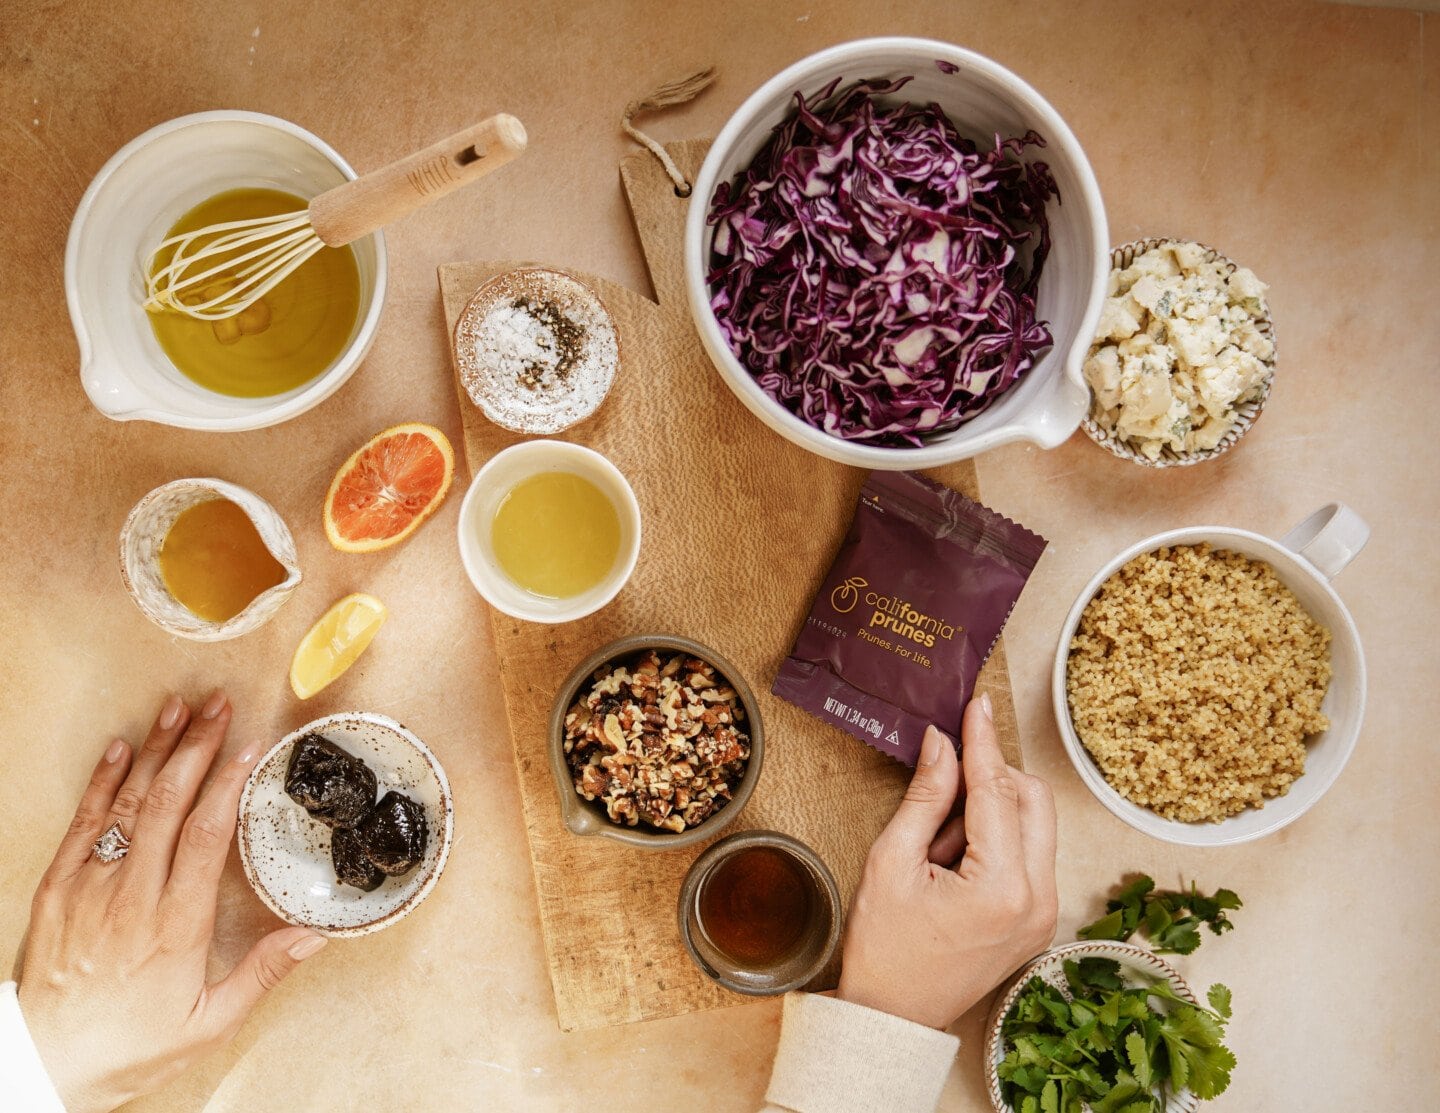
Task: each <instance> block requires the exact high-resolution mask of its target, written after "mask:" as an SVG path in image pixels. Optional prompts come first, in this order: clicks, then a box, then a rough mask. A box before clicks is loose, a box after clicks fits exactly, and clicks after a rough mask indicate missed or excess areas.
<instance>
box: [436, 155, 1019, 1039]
mask: <svg viewBox="0 0 1440 1113" xmlns="http://www.w3.org/2000/svg"><path fill="white" fill-rule="evenodd" d="M708 146H709V142H708V141H707V140H692V141H689V142H683V143H676V144H672V145H670V146H669V147H668V148H667V149H668V150H669V152H670V155H671V157H672V158H674V160H675V162H676V164H677V165H678V166H679V167H680V169H681V170H682V172H683V173H685V175H686V177H687V178H688V179H689V180H692V181H693V180H694V175H695V173H696V171H697V170H698V169H699V167H700V163H701V160H702V159H703V158H704V155H705V151H706V149H707V148H708ZM620 176H621V180H622V182H623V184H624V188H625V193H626V195H627V197H628V198H629V201H630V209H631V213H632V215H633V216H634V219H635V226H636V229H637V230H638V232H639V234H640V241H641V244H642V245H643V248H644V252H645V259H646V262H647V264H648V266H649V269H650V277H651V280H652V282H653V284H654V287H655V291H656V296H657V297H658V298H659V303H658V304H656V303H655V302H652V301H650V300H649V299H648V298H646V297H642V296H641V295H639V294H637V293H635V292H634V291H632V290H628V289H626V288H624V287H622V286H617V285H615V284H614V283H612V282H607V281H606V280H605V279H603V278H597V277H595V276H593V275H589V274H584V273H580V272H571V273H573V274H575V277H577V278H579V279H580V280H581V281H583V282H585V283H587V284H588V285H589V286H590V287H591V288H592V289H593V290H595V291H596V292H597V293H598V294H599V295H600V297H601V298H602V299H603V300H604V302H605V304H606V306H607V307H608V308H609V310H610V312H611V314H612V315H613V316H614V318H615V325H616V328H617V330H618V332H619V335H620V344H621V359H622V365H621V369H620V373H619V375H618V376H617V378H616V381H615V385H614V387H613V388H612V390H611V393H610V396H609V398H608V399H607V400H606V402H605V404H604V405H603V406H602V407H601V408H600V411H599V413H597V414H596V415H595V417H593V418H591V419H590V420H589V421H586V422H584V423H582V424H580V425H578V426H576V427H575V428H573V429H571V430H569V431H567V433H565V434H564V436H565V437H566V438H567V439H569V440H573V441H575V442H577V443H580V444H584V445H587V446H588V447H590V448H593V449H595V450H597V451H599V452H601V453H603V454H604V455H606V456H607V457H609V458H610V460H611V461H613V462H614V463H615V465H616V466H617V467H619V469H620V470H621V471H622V472H623V473H624V474H625V476H626V477H627V478H628V479H629V480H630V483H631V485H632V486H633V487H634V489H635V495H636V497H637V498H638V499H639V501H640V509H641V514H642V517H643V540H642V543H641V549H640V561H639V564H638V566H637V567H636V569H635V573H634V576H633V577H632V578H631V580H630V582H629V584H628V585H627V586H626V587H625V589H624V590H623V591H621V593H620V595H619V597H618V598H617V599H616V600H615V601H614V602H613V603H611V604H610V605H609V606H608V607H606V608H604V609H603V610H601V611H600V612H599V613H598V614H594V615H591V616H590V617H589V618H586V619H582V620H581V621H578V622H572V623H568V624H565V625H561V626H546V625H538V624H534V623H528V622H522V621H519V620H517V619H513V618H510V617H508V616H507V615H503V614H501V613H500V612H499V611H495V610H492V611H491V622H492V624H493V627H494V635H495V647H496V655H497V656H498V658H499V661H500V682H501V685H502V686H503V688H504V696H505V706H506V710H507V712H508V714H509V719H510V733H511V739H512V742H513V744H514V748H515V766H516V770H517V772H518V774H519V778H520V794H521V797H522V799H523V801H524V810H525V827H526V832H527V834H528V837H529V842H530V854H531V859H532V861H533V863H534V867H535V888H536V891H537V893H538V896H539V901H540V922H541V925H542V928H543V931H544V934H545V953H546V956H547V957H548V959H549V964H550V978H551V982H552V984H553V985H554V988H555V1011H556V1015H557V1017H558V1019H559V1022H560V1027H561V1028H562V1029H564V1030H565V1031H572V1030H575V1029H582V1028H600V1027H604V1026H607V1025H612V1024H620V1023H625V1022H628V1021H634V1020H646V1019H652V1018H656V1017H664V1016H673V1015H675V1014H677V1013H686V1012H692V1011H694V1010H697V1009H706V1008H714V1007H716V1006H720V1005H734V1004H739V1003H741V1002H742V1000H743V998H741V997H739V996H737V995H734V994H731V993H729V992H728V991H726V990H723V989H720V988H719V987H717V986H715V985H714V984H712V983H711V982H710V981H709V980H707V979H706V978H705V977H704V976H703V975H701V973H700V972H699V971H698V970H697V969H696V968H695V966H694V965H692V963H691V962H690V959H689V957H688V956H687V955H686V953H685V951H684V949H683V947H682V946H681V943H680V937H679V934H678V931H677V928H676V911H675V903H676V898H677V895H678V893H679V889H680V882H681V879H682V878H683V877H684V874H685V871H686V869H687V868H688V867H689V865H690V863H691V862H692V861H694V859H695V858H696V856H697V855H698V854H699V853H700V851H701V850H702V849H703V847H694V848H691V849H688V850H677V851H664V852H657V851H648V852H647V851H640V850H634V849H631V848H629V847H626V846H623V845H621V844H619V843H617V842H615V841H613V840H610V839H602V838H593V837H592V838H581V837H578V836H576V835H572V834H570V833H569V831H567V830H566V829H565V826H564V824H563V823H562V822H561V819H560V807H559V803H558V802H557V800H556V798H555V786H554V784H553V782H552V781H551V778H550V771H549V767H548V765H547V762H546V753H545V727H546V719H547V717H548V715H549V713H550V707H551V703H552V701H553V700H554V698H555V695H556V691H557V689H558V688H559V685H560V682H561V681H562V680H563V679H564V678H565V676H566V674H568V673H569V672H570V670H571V669H572V668H573V667H574V666H575V665H576V664H577V663H578V662H579V660H580V659H581V658H582V657H584V656H586V655H587V654H589V653H590V652H591V651H593V650H594V649H597V648H598V647H600V646H601V645H603V644H605V643H606V642H609V641H612V640H614V639H616V638H619V637H623V636H625V635H629V634H637V633H646V632H648V633H675V634H683V635H686V636H688V637H692V638H696V639H698V640H699V641H701V642H704V643H706V644H708V645H712V646H714V647H715V648H716V649H717V650H718V651H719V652H720V653H722V654H723V655H724V656H726V657H728V658H729V659H730V660H731V661H732V662H734V664H735V665H736V667H737V668H739V669H740V670H741V672H742V673H743V674H744V675H745V677H746V679H748V680H749V681H750V684H751V686H752V687H753V688H754V689H755V693H756V698H757V699H758V701H759V704H760V712H761V715H762V717H763V719H764V722H765V738H766V746H765V766H764V770H763V772H762V775H761V777H760V783H759V785H758V786H757V788H756V790H755V795H754V796H753V797H752V799H751V801H750V803H749V805H748V807H746V809H745V812H744V814H743V815H741V816H739V817H738V818H737V819H736V820H735V821H734V822H733V823H732V824H731V826H730V827H729V828H728V829H727V831H728V832H730V833H733V832H735V831H743V830H747V829H752V828H772V829H775V830H778V831H783V832H785V833H787V834H790V835H794V836H795V837H797V838H799V839H802V840H803V841H805V842H806V843H809V844H810V846H812V847H814V848H815V850H816V851H818V852H819V854H820V856H821V857H822V858H823V859H824V860H825V861H826V863H827V864H828V865H829V866H830V868H831V870H832V871H833V872H834V874H835V879H836V881H837V882H838V883H839V885H840V890H841V893H842V895H843V897H844V899H845V902H846V906H847V907H848V905H849V901H850V897H851V895H852V894H853V893H854V891H855V886H856V884H857V882H858V881H859V878H860V868H861V865H862V864H863V863H864V860H865V854H866V851H867V850H868V849H869V846H870V843H871V841H872V839H873V838H874V837H875V834H876V833H877V832H878V831H879V830H880V829H881V828H882V827H883V826H884V825H885V822H886V821H887V820H888V819H889V817H890V815H891V813H892V812H893V811H894V808H895V805H896V803H897V802H898V800H899V799H900V797H901V795H902V794H903V792H904V790H905V785H906V783H907V781H908V779H909V770H907V769H905V768H903V767H902V766H900V765H899V764H897V763H896V762H895V761H893V760H891V759H890V758H888V757H885V756H883V755H881V754H879V753H877V752H876V751H874V750H872V749H870V748H869V747H868V746H866V745H863V744H862V743H860V742H858V741H856V740H855V739H854V738H852V737H850V736H849V735H847V734H844V733H843V732H841V731H839V730H837V729H836V728H834V727H831V726H828V725H826V724H824V723H821V722H820V721H819V720H818V719H814V718H812V717H811V716H809V715H807V714H806V713H804V712H803V711H800V710H799V709H798V708H796V707H793V706H792V705H790V704H788V703H785V702H784V701H782V700H780V699H777V698H776V697H774V696H772V695H771V694H770V685H771V683H772V681H773V680H774V678H775V672H776V670H777V669H778V668H779V666H780V662H781V661H782V660H783V659H784V657H785V656H786V654H787V653H788V651H789V649H790V646H791V644H792V643H793V642H794V639H795V635H796V633H797V632H798V630H799V628H800V626H801V624H802V623H803V622H804V620H805V616H806V614H807V612H808V610H809V607H810V600H811V597H812V596H813V595H814V593H815V590H816V588H817V587H818V586H819V584H820V581H821V579H822V578H823V576H824V574H825V572H826V570H827V569H828V568H829V566H830V562H831V559H832V558H833V557H834V555H835V551H836V549H837V548H838V547H839V544H840V541H841V538H842V537H843V536H844V534H845V530H846V527H847V526H848V525H849V522H850V517H851V514H852V512H853V510H854V507H855V500H856V497H857V495H858V492H859V489H860V484H861V482H862V481H863V480H864V477H865V473H864V472H861V471H858V470H856V469H854V468H850V467H845V466H843V465H841V464H834V463H831V462H829V461H828V460H822V459H820V458H818V457H816V456H813V455H811V454H809V453H807V452H805V451H803V450H802V449H800V448H798V447H796V446H795V445H792V444H790V443H789V442H788V441H786V440H783V439H782V438H780V437H779V436H776V435H775V434H774V433H773V432H771V431H770V430H769V429H768V428H766V427H765V426H764V425H762V424H761V423H760V422H759V421H758V420H757V419H756V418H754V417H753V416H752V415H751V414H750V413H749V411H748V410H746V409H745V408H744V407H743V406H742V405H741V404H740V403H739V402H738V401H737V400H736V399H735V397H734V396H733V395H732V394H731V393H730V390H729V389H728V388H727V387H726V386H725V384H724V383H723V382H722V381H721V379H720V377H719V375H718V374H717V373H716V372H715V370H714V368H713V367H712V366H711V364H710V361H709V359H708V357H707V356H706V355H705V351H704V349H703V348H702V347H701V344H700V339H699V337H698V335H697V334H696V332H695V329H694V327H693V325H692V323H691V319H690V312H689V309H688V308H687V305H686V300H685V293H684V280H683V275H682V255H683V251H682V233H683V225H684V220H685V209H686V204H687V202H686V201H685V200H683V199H682V198H680V197H677V196H676V194H675V190H674V187H673V186H672V184H671V182H670V180H669V179H668V178H667V177H666V176H665V174H664V172H663V171H662V170H661V168H660V165H659V163H658V162H657V161H656V160H655V159H654V158H653V157H652V156H651V155H650V154H648V153H646V152H639V153H637V154H635V155H633V156H631V157H630V158H628V159H626V160H625V161H624V163H622V165H621V167H620ZM521 265H524V264H522V263H518V262H496V263H452V264H446V265H444V266H442V267H440V292H441V296H442V298H443V300H444V305H445V319H446V323H447V326H448V327H449V329H450V330H451V331H452V333H453V330H454V327H455V322H456V320H457V318H458V317H459V315H460V312H461V310H462V309H463V308H464V307H465V304H466V302H468V301H469V300H470V297H471V295H472V294H474V292H475V290H476V289H477V288H478V287H479V286H480V285H481V283H483V282H484V281H485V280H486V279H488V278H490V277H492V276H493V275H495V274H498V273H500V272H502V271H505V270H509V269H511V268H513V267H516V266H521ZM547 265H548V264H547ZM456 383H457V389H459V391H460V412H461V415H462V417H463V421H464V426H465V458H466V461H467V463H468V464H469V466H470V471H471V474H472V475H473V474H474V473H475V472H476V471H478V470H479V469H480V467H481V466H482V465H483V464H484V463H485V461H487V460H488V459H489V458H490V457H491V456H493V455H494V454H495V453H496V452H498V451H499V450H500V449H502V448H505V447H507V446H509V445H511V444H514V443H517V442H518V441H520V440H523V439H525V438H523V437H520V436H517V435H515V434H512V433H509V432H507V431H506V430H504V429H501V428H499V427H497V426H495V425H492V424H491V423H490V422H489V421H488V420H486V418H485V417H484V415H482V414H481V412H480V411H479V410H478V409H477V408H476V407H475V406H474V405H473V404H472V403H471V401H470V399H469V397H468V396H467V395H466V394H465V392H464V389H463V388H459V379H458V375H457V379H456ZM927 474H929V475H931V476H932V477H934V478H935V479H937V480H939V481H941V482H943V483H946V484H948V485H950V486H952V487H955V488H958V489H959V490H961V491H964V492H965V493H966V494H968V495H970V496H971V497H974V498H978V496H979V492H978V489H977V487H976V482H975V467H974V464H973V463H971V462H969V461H965V462H962V463H959V464H955V465H952V466H950V467H945V468H939V469H935V470H933V471H931V472H929V473H927ZM980 686H981V687H982V688H984V689H985V690H987V691H989V692H990V693H991V695H992V696H993V698H994V700H995V718H996V724H997V726H998V728H999V731H1000V737H1001V741H1002V744H1003V745H1004V747H1005V750H1006V754H1007V756H1008V758H1009V760H1010V762H1011V764H1012V765H1015V766H1017V767H1018V766H1019V765H1020V748H1019V743H1018V740H1017V735H1016V729H1015V711H1014V706H1013V704H1012V702H1011V698H1010V680H1009V674H1008V672H1007V671H1006V667H1005V652H1004V646H1003V643H1000V644H997V645H996V647H995V652H994V653H993V654H992V655H991V657H990V660H989V662H988V663H987V664H986V666H985V668H984V670H983V671H982V673H981V675H980ZM838 965H839V963H838V956H837V960H836V962H834V963H832V964H831V968H830V969H828V970H827V971H826V972H825V973H824V974H823V975H822V976H821V978H820V979H818V980H817V982H816V984H815V986H814V987H813V988H829V987H832V986H833V985H834V984H835V977H836V975H837V973H838Z"/></svg>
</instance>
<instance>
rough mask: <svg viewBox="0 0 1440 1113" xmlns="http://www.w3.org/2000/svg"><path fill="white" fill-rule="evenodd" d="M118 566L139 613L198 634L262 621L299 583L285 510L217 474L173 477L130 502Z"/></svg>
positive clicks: (228, 632)
mask: <svg viewBox="0 0 1440 1113" xmlns="http://www.w3.org/2000/svg"><path fill="white" fill-rule="evenodd" d="M120 574H121V576H122V577H123V578H124V581H125V588H126V590H127V591H129V592H130V596H131V598H133V599H134V600H135V603H136V605H137V606H138V607H139V608H140V610H141V611H143V612H144V614H145V617H146V618H148V619H149V620H150V621H151V622H153V623H155V625H157V626H159V627H160V628H161V629H162V630H166V631H168V632H169V633H171V634H177V635H179V636H180V637H182V638H189V639H191V640H192V641H204V642H213V641H225V640H227V639H229V638H238V637H239V636H240V635H241V634H248V633H250V631H252V630H254V629H256V628H258V627H260V626H262V625H264V624H265V623H266V622H268V621H269V620H270V619H271V618H272V617H274V615H275V612H276V611H278V610H279V609H280V608H281V607H282V606H283V605H284V603H285V600H287V599H288V598H290V596H291V594H292V593H293V592H294V591H295V589H296V588H297V587H298V586H299V585H300V567H299V564H298V562H297V556H296V552H295V539H294V538H293V537H291V536H290V530H289V529H288V528H287V527H286V525H285V522H284V520H283V519H282V518H281V517H280V515H279V514H277V513H276V512H275V509H274V507H272V506H271V505H270V504H269V503H268V502H266V501H265V500H264V499H262V498H260V496H258V495H256V494H255V493H253V492H252V491H247V490H246V489H245V488H244V487H238V486H236V485H235V484H233V483H226V482H225V481H224V480H222V479H177V480H175V481H174V482H171V483H166V484H165V485H164V486H163V487H157V488H155V490H153V491H151V492H150V493H149V494H148V495H146V496H145V497H144V498H142V499H141V500H140V501H139V502H138V503H136V504H135V508H134V509H133V510H131V511H130V515H129V517H127V518H126V519H125V525H124V527H123V528H122V529H121V531H120Z"/></svg>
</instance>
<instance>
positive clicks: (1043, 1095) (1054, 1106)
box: [1040, 1078, 1060, 1113]
mask: <svg viewBox="0 0 1440 1113" xmlns="http://www.w3.org/2000/svg"><path fill="white" fill-rule="evenodd" d="M1040 1113H1060V1087H1059V1086H1057V1085H1055V1080H1054V1079H1053V1078H1052V1079H1051V1080H1050V1081H1049V1082H1047V1083H1045V1088H1044V1089H1043V1090H1041V1091H1040Z"/></svg>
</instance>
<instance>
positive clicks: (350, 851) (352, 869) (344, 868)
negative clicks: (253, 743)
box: [239, 712, 454, 936]
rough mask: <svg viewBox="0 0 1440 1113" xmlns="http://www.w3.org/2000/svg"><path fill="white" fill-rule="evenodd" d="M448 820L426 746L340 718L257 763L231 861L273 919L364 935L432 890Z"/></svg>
mask: <svg viewBox="0 0 1440 1113" xmlns="http://www.w3.org/2000/svg"><path fill="white" fill-rule="evenodd" d="M377 796H378V797H379V799H378V800H377ZM453 824H454V807H453V803H452V798H451V794H450V784H449V781H448V780H447V779H446V777H445V771H444V770H443V769H442V768H441V767H440V763H439V762H438V761H437V760H436V758H435V755H434V754H432V753H431V752H430V750H429V749H428V747H426V745H425V744H424V743H423V742H421V741H420V739H419V738H417V737H416V736H415V735H414V734H412V733H411V732H410V731H409V730H407V729H406V728H405V727H403V726H401V725H400V724H399V723H397V722H395V720H393V719H390V718H388V717H386V716H384V715H377V714H374V713H371V712H342V713H340V714H336V715H328V716H326V717H325V718H323V719H317V720H316V721H315V722H313V723H309V724H307V725H306V726H304V727H301V728H300V729H299V730H297V731H294V732H293V733H291V734H289V735H287V736H286V737H285V738H283V739H281V741H280V742H278V743H277V744H276V745H275V746H274V747H273V748H272V749H271V750H270V751H269V752H268V753H267V754H266V755H265V756H264V757H262V758H261V759H260V761H259V762H258V763H257V764H256V766H255V769H254V770H253V771H252V772H251V774H250V778H249V780H248V781H247V782H246V784H245V790H244V792H243V794H242V795H241V799H240V830H239V843H240V860H241V864H242V865H243V866H244V868H245V876H246V878H247V879H248V880H249V881H250V884H251V886H252V887H253V888H254V890H255V892H256V894H257V895H258V896H259V897H260V899H261V900H262V901H264V903H265V904H266V905H267V906H268V907H269V908H270V909H271V911H273V912H274V913H275V914H276V915H277V916H279V917H280V918H281V919H284V920H287V921H288V922H290V923H292V924H302V925H304V926H306V927H312V928H314V929H315V930H317V931H320V932H322V933H324V934H326V935H338V936H346V935H365V934H368V933H369V932H372V931H377V930H379V929H380V928H382V927H386V926H388V925H389V924H392V923H394V922H395V921H396V920H398V919H400V918H401V917H402V916H404V915H406V914H408V913H409V912H410V911H412V910H413V909H414V908H415V907H416V906H417V905H419V903H420V902H421V901H423V900H424V899H425V897H426V896H427V895H428V894H429V892H430V890H431V889H432V888H433V887H434V885H435V882H436V881H437V880H438V878H439V876H440V872H441V871H442V870H443V869H444V867H445V862H446V859H447V858H448V856H449V852H450V841H451V837H452V831H453Z"/></svg>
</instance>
